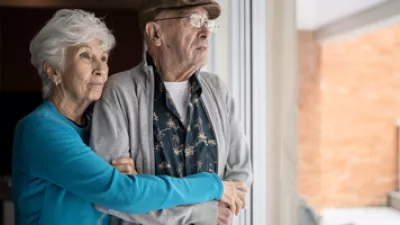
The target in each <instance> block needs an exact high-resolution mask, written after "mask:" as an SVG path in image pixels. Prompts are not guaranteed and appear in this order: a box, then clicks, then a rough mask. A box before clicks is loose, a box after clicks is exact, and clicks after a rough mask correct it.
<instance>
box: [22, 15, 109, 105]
mask: <svg viewBox="0 0 400 225" xmlns="http://www.w3.org/2000/svg"><path fill="white" fill-rule="evenodd" d="M93 39H97V40H100V41H102V44H103V48H104V49H105V51H107V52H109V51H111V49H113V48H114V46H115V37H114V35H113V34H112V33H111V31H110V30H109V29H108V28H107V26H106V25H105V23H104V22H103V21H101V20H100V19H99V18H96V17H95V16H94V14H93V13H89V12H86V11H83V10H79V9H75V10H73V9H61V10H59V11H57V12H56V13H55V14H54V16H53V17H52V18H51V19H50V20H49V21H48V22H47V23H46V25H45V26H44V27H43V28H42V29H41V30H40V31H39V33H38V34H37V35H36V36H35V37H34V38H33V39H32V41H31V43H30V47H29V50H30V53H31V63H32V64H33V65H34V66H35V67H36V69H37V70H38V73H39V76H40V78H41V79H42V83H43V98H45V99H46V98H48V97H49V95H50V93H51V88H52V82H51V80H50V79H49V77H48V76H47V73H46V71H45V70H44V64H45V63H48V64H49V65H50V66H52V68H53V69H54V70H57V71H62V70H63V63H64V56H65V54H64V53H65V50H66V48H68V47H70V46H75V45H79V44H84V43H87V42H88V41H90V40H93Z"/></svg>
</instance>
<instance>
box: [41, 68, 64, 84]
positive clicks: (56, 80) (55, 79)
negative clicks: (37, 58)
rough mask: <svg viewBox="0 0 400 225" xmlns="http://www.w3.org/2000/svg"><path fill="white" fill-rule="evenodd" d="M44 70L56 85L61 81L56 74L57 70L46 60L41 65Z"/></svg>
mask: <svg viewBox="0 0 400 225" xmlns="http://www.w3.org/2000/svg"><path fill="white" fill-rule="evenodd" d="M43 68H44V71H45V72H46V74H47V76H48V78H49V79H50V80H51V81H52V82H53V83H54V84H55V85H56V86H57V85H58V84H59V83H61V77H60V75H59V74H57V71H56V70H55V69H54V68H53V67H52V66H51V65H50V64H49V63H47V62H45V63H44V65H43Z"/></svg>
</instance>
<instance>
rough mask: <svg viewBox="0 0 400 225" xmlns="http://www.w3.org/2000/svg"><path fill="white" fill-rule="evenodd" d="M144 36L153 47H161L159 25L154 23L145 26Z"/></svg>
mask: <svg viewBox="0 0 400 225" xmlns="http://www.w3.org/2000/svg"><path fill="white" fill-rule="evenodd" d="M146 35H147V37H149V39H150V41H151V42H153V43H154V45H155V46H157V47H160V46H161V39H160V37H161V28H160V25H159V24H157V23H155V22H148V23H147V24H146Z"/></svg>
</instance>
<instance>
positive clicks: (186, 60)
mask: <svg viewBox="0 0 400 225" xmlns="http://www.w3.org/2000/svg"><path fill="white" fill-rule="evenodd" d="M220 12H221V8H220V6H219V4H218V3H217V2H216V1H214V0H190V1H189V0H142V1H141V5H140V8H139V19H140V26H141V29H142V31H143V34H144V37H145V40H146V44H147V46H148V51H147V53H146V57H145V60H144V62H142V63H141V64H140V65H138V66H137V67H135V68H133V69H131V70H129V71H124V72H121V73H118V74H115V75H113V76H111V77H110V79H109V81H108V83H107V85H106V87H105V89H104V91H103V96H102V98H101V99H100V100H99V101H98V102H97V103H96V105H95V107H94V112H93V121H92V133H91V145H92V147H93V149H94V150H95V151H96V152H97V153H98V154H99V155H100V156H102V157H103V158H104V159H105V160H107V161H108V162H110V163H112V161H114V160H116V159H119V158H124V157H129V158H132V159H133V160H134V163H135V167H136V170H137V172H138V173H139V174H140V173H147V174H156V175H170V176H175V177H184V176H187V175H190V174H194V173H198V172H204V171H207V172H210V173H218V175H219V176H220V177H221V178H223V179H224V180H235V181H243V182H245V183H246V184H247V185H248V186H249V185H251V182H252V166H251V162H250V152H249V148H248V145H247V142H246V138H245V136H244V133H243V131H242V129H241V127H240V123H239V121H238V119H237V113H236V111H237V109H236V108H235V107H234V101H233V99H232V96H231V95H230V93H229V91H228V90H227V88H226V87H225V86H224V84H223V83H222V82H221V80H220V79H219V78H218V77H217V76H215V75H211V74H209V73H205V72H200V69H201V68H202V67H203V66H204V65H205V64H206V63H207V59H208V41H209V37H210V32H211V31H212V30H213V29H214V28H215V24H214V21H213V20H214V19H216V18H218V17H219V15H220ZM125 163H126V164H125ZM116 166H117V167H118V168H119V169H120V170H121V171H123V172H124V171H126V172H129V167H130V166H132V165H130V164H129V161H126V162H124V161H120V162H119V164H118V165H116ZM124 167H126V168H124ZM110 185H113V184H110ZM204 185H207V184H206V183H205V184H204ZM244 204H245V203H244V202H239V201H236V210H235V211H236V214H238V213H239V211H240V209H241V208H242V207H244ZM100 210H102V211H103V212H106V213H109V214H111V215H114V216H117V217H119V218H123V219H124V220H125V221H127V222H125V223H126V224H132V223H133V224H143V225H158V224H168V225H190V224H195V225H212V224H220V225H224V224H231V223H232V218H233V213H232V212H231V211H232V210H231V209H228V208H227V207H226V206H225V205H224V204H221V203H219V202H208V203H203V204H195V205H185V206H179V207H176V208H172V209H165V210H160V211H156V212H152V213H148V214H144V215H129V214H124V213H120V212H116V211H112V210H105V209H100ZM120 222H121V221H120ZM128 222H130V223H128ZM117 224H118V223H117ZM119 224H120V223H119Z"/></svg>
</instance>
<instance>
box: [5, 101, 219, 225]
mask: <svg viewBox="0 0 400 225" xmlns="http://www.w3.org/2000/svg"><path fill="white" fill-rule="evenodd" d="M83 134H84V130H83V129H82V128H80V127H78V126H76V125H75V124H74V123H72V122H71V121H70V120H68V119H67V118H66V117H64V116H63V115H61V114H60V113H59V112H58V111H57V109H56V108H55V106H54V105H53V104H52V103H51V102H50V101H44V102H43V104H42V105H41V106H39V107H38V108H37V109H35V110H34V111H33V112H32V113H30V114H29V115H27V116H26V117H24V118H23V119H22V120H21V121H19V123H18V124H17V126H16V130H15V137H14V148H13V162H12V166H13V171H12V184H13V201H14V204H15V214H16V216H15V220H16V225H25V224H46V225H47V224H48V225H54V224H57V225H63V224H65V225H67V224H68V225H71V224H85V225H86V224H88V225H92V224H93V225H95V224H107V223H108V217H107V216H106V215H103V214H102V213H100V212H99V211H97V210H96V209H95V208H94V204H96V205H100V206H103V207H105V208H110V209H115V210H118V211H121V212H126V213H132V214H139V213H147V212H149V211H153V210H158V209H163V208H171V207H175V206H177V205H184V204H194V203H199V202H206V201H211V200H219V199H220V198H221V197H222V193H223V186H222V181H221V180H220V178H219V177H218V176H217V175H215V174H209V173H199V174H196V175H192V176H188V177H186V178H183V179H179V178H172V177H168V176H151V175H136V176H134V175H129V176H126V175H123V174H122V173H120V172H119V171H118V170H116V169H114V168H112V167H111V166H110V165H109V164H108V163H107V162H105V161H104V160H103V159H102V158H100V157H99V156H97V155H96V154H95V153H94V152H93V151H92V150H91V149H90V148H89V147H88V146H87V145H86V144H85V142H84V141H83V140H82V138H83Z"/></svg>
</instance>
